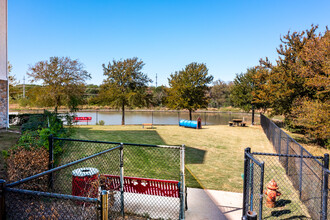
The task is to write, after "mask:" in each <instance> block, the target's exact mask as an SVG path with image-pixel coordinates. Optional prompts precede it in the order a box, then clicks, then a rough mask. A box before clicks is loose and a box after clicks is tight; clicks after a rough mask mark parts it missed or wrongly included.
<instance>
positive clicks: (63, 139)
mask: <svg viewBox="0 0 330 220" xmlns="http://www.w3.org/2000/svg"><path fill="white" fill-rule="evenodd" d="M53 139H54V140H61V141H73V142H87V143H97V144H122V145H127V146H139V147H159V148H173V149H180V148H181V146H170V145H153V144H134V143H122V142H112V141H95V140H81V139H71V138H57V137H53Z"/></svg>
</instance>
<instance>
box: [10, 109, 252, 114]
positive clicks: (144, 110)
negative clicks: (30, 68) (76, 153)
mask: <svg viewBox="0 0 330 220" xmlns="http://www.w3.org/2000/svg"><path fill="white" fill-rule="evenodd" d="M44 110H48V111H53V109H10V110H9V113H19V114H22V113H43V111H44ZM66 112H69V109H59V110H58V113H66ZM77 112H121V110H118V109H80V110H78V111H77ZM125 112H180V113H181V112H184V113H188V112H189V111H188V110H170V109H127V110H125ZM194 113H245V114H248V113H251V112H244V111H237V110H233V111H228V110H207V109H205V110H204V109H200V110H196V111H194Z"/></svg>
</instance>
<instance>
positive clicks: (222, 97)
mask: <svg viewBox="0 0 330 220" xmlns="http://www.w3.org/2000/svg"><path fill="white" fill-rule="evenodd" d="M231 86H232V82H230V83H228V84H227V83H225V82H224V81H221V80H220V79H219V80H216V81H215V82H213V86H212V88H211V91H210V97H211V104H212V107H216V108H219V107H222V106H229V105H230V104H231V101H230V88H231Z"/></svg>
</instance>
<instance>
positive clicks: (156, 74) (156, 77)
mask: <svg viewBox="0 0 330 220" xmlns="http://www.w3.org/2000/svg"><path fill="white" fill-rule="evenodd" d="M156 88H157V73H156Z"/></svg>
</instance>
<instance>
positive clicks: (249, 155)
mask: <svg viewBox="0 0 330 220" xmlns="http://www.w3.org/2000/svg"><path fill="white" fill-rule="evenodd" d="M245 154H246V156H248V157H249V158H250V159H251V160H253V162H255V163H256V164H258V165H259V166H260V167H261V166H263V164H264V162H260V161H258V160H257V159H256V158H254V157H253V156H252V154H251V153H245Z"/></svg>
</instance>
